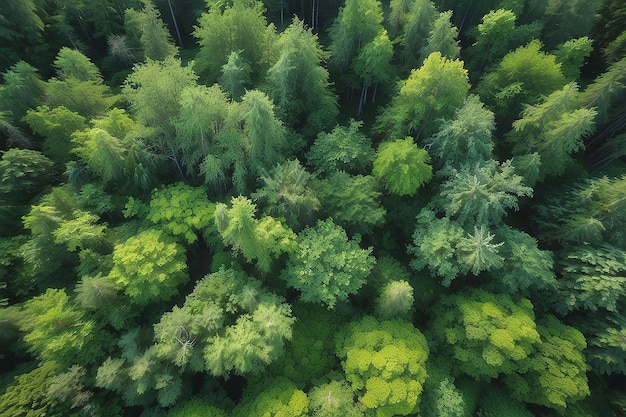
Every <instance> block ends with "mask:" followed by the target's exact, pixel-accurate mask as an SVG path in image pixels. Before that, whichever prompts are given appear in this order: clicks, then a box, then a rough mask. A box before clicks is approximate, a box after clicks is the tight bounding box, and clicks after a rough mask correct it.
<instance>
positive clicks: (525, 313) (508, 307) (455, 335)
mask: <svg viewBox="0 0 626 417" xmlns="http://www.w3.org/2000/svg"><path fill="white" fill-rule="evenodd" d="M435 312H436V313H435V314H434V315H433V320H432V323H431V326H430V328H431V329H433V337H434V340H435V341H436V343H437V348H438V349H444V350H445V351H447V352H449V353H450V354H451V356H452V357H453V358H454V360H455V365H454V368H453V369H458V371H460V372H463V373H465V374H467V375H470V376H472V377H473V378H476V379H486V380H489V379H491V378H496V377H498V375H500V374H505V375H510V374H513V373H515V372H519V373H523V372H525V371H526V370H527V369H528V368H529V366H530V361H532V358H533V354H534V353H535V351H536V349H537V346H539V344H540V343H541V337H540V335H539V333H538V331H537V326H536V324H535V313H534V311H533V306H532V304H531V303H530V301H528V300H527V299H525V298H512V297H510V296H509V295H506V294H490V293H487V292H485V291H483V290H480V289H468V290H465V291H463V292H462V293H459V294H455V295H449V296H443V297H441V298H440V299H439V301H438V302H437V305H436V307H435Z"/></svg>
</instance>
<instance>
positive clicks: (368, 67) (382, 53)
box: [352, 29, 393, 87]
mask: <svg viewBox="0 0 626 417" xmlns="http://www.w3.org/2000/svg"><path fill="white" fill-rule="evenodd" d="M392 57H393V45H392V44H391V41H390V40H389V35H388V34H387V31H386V30H385V29H382V30H381V31H380V32H379V33H378V34H377V35H376V36H375V37H374V39H372V40H371V41H369V42H368V43H366V44H365V45H363V47H362V48H361V49H360V50H359V53H358V55H357V56H356V57H354V59H353V61H352V69H353V70H354V72H355V73H356V75H358V77H359V78H360V79H361V80H363V85H364V86H366V87H367V86H370V85H373V84H376V83H383V82H386V81H388V80H389V79H390V78H391V75H392V71H393V67H392V66H391V58H392Z"/></svg>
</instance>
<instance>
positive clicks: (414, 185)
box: [372, 137, 433, 195]
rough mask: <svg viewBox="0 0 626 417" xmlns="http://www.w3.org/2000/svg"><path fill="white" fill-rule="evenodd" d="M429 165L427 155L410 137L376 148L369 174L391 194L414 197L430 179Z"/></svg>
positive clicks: (385, 143) (430, 169) (431, 173)
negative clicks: (379, 181) (380, 182)
mask: <svg viewBox="0 0 626 417" xmlns="http://www.w3.org/2000/svg"><path fill="white" fill-rule="evenodd" d="M429 162H430V156H429V155H428V152H426V150H425V149H420V148H419V147H418V146H417V145H416V144H415V143H414V141H413V138H410V137H407V138H406V139H397V140H395V141H393V142H384V143H382V144H381V145H380V146H379V147H378V152H377V154H376V159H374V167H373V169H372V175H373V176H374V177H375V178H378V179H379V180H381V181H382V182H383V183H384V184H385V188H387V190H389V192H391V193H393V194H398V195H415V193H417V190H418V189H419V187H421V186H422V185H424V184H425V183H427V182H428V181H430V179H431V178H432V176H433V171H432V167H431V166H430V165H429V164H428V163H429Z"/></svg>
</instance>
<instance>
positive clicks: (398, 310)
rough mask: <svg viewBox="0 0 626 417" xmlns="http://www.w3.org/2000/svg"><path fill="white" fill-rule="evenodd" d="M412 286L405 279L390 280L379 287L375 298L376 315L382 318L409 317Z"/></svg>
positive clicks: (412, 300)
mask: <svg viewBox="0 0 626 417" xmlns="http://www.w3.org/2000/svg"><path fill="white" fill-rule="evenodd" d="M413 302H414V297H413V287H411V284H409V283H408V282H407V281H395V280H394V281H390V282H388V283H387V284H385V286H384V287H382V288H381V289H380V294H379V295H378V298H376V300H375V303H376V310H375V311H376V316H377V317H379V318H380V319H382V320H390V319H394V318H406V319H410V318H411V313H412V312H413V309H414V308H413Z"/></svg>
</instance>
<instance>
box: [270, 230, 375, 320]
mask: <svg viewBox="0 0 626 417" xmlns="http://www.w3.org/2000/svg"><path fill="white" fill-rule="evenodd" d="M297 247H298V250H296V251H294V252H291V253H290V254H289V259H288V261H287V265H286V267H285V269H284V270H283V272H282V273H281V278H283V279H284V280H285V281H287V285H289V286H290V287H293V288H295V289H297V290H299V291H300V292H301V294H300V299H301V300H302V301H306V302H312V303H320V304H323V305H325V306H326V307H328V308H329V309H333V308H334V307H335V305H336V304H337V303H338V302H342V301H346V300H347V298H348V296H349V295H350V294H355V293H356V292H357V291H358V290H359V288H361V287H362V286H363V284H365V281H366V279H367V276H368V275H369V273H370V271H371V269H372V267H373V266H374V263H375V262H376V261H375V259H374V258H373V257H372V256H371V255H370V254H371V250H372V249H371V248H369V249H361V248H360V247H359V245H358V241H357V240H355V239H350V240H348V236H347V235H346V232H345V231H344V230H343V228H341V227H340V226H337V225H336V224H335V223H333V221H332V220H330V219H329V220H319V221H318V222H317V224H316V225H315V226H314V227H310V228H307V229H304V230H303V231H302V232H300V234H299V235H298V238H297Z"/></svg>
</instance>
